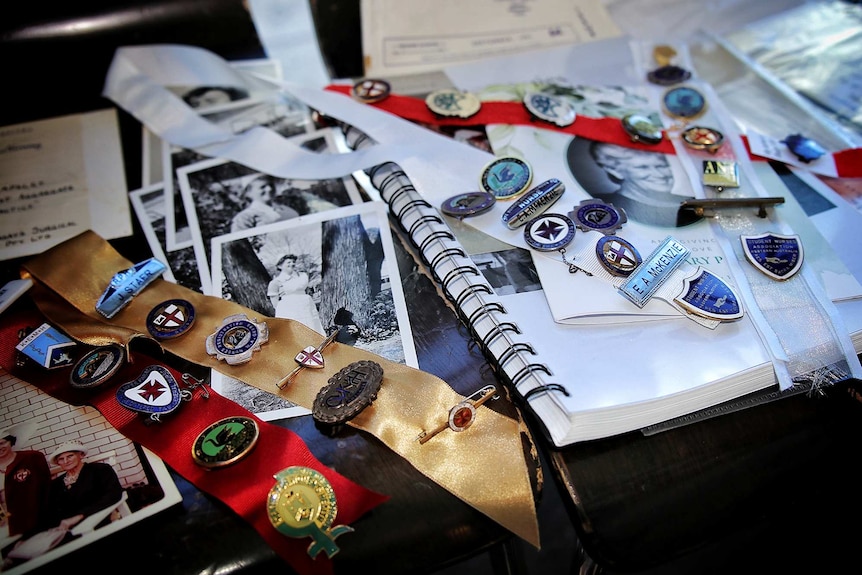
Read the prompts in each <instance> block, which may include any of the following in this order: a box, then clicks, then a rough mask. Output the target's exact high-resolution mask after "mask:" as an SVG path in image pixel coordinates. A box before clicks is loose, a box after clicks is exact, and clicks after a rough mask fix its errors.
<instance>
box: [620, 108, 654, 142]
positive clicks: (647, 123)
mask: <svg viewBox="0 0 862 575" xmlns="http://www.w3.org/2000/svg"><path fill="white" fill-rule="evenodd" d="M621 123H622V126H623V130H625V131H626V134H628V135H629V138H631V141H632V142H639V143H641V144H658V143H661V140H662V138H663V137H664V134H663V133H662V131H661V127H659V126H656V125H655V124H653V123H652V120H650V119H649V118H648V117H647V116H644V115H643V114H628V115H627V116H624V117H623V119H622V120H621Z"/></svg>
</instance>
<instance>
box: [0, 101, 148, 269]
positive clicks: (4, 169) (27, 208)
mask: <svg viewBox="0 0 862 575" xmlns="http://www.w3.org/2000/svg"><path fill="white" fill-rule="evenodd" d="M127 195H128V190H127V188H126V179H125V171H124V169H123V155H122V147H121V143H120V133H119V128H118V124H117V115H116V111H115V110H113V109H110V110H102V111H97V112H89V113H86V114H75V115H70V116H62V117H57V118H50V119H46V120H38V121H35V122H28V123H24V124H16V125H12V126H5V127H2V128H0V259H12V258H16V257H22V256H29V255H34V254H37V253H40V252H42V251H44V250H46V249H48V248H50V247H52V246H54V245H56V244H58V243H60V242H62V241H64V240H66V239H68V238H71V237H73V236H76V235H78V234H79V233H81V232H83V231H85V230H88V229H92V230H94V231H96V232H97V233H99V234H100V235H101V236H102V237H104V238H107V239H111V238H116V237H122V236H127V235H131V233H132V224H131V217H130V209H129V202H128V198H127Z"/></svg>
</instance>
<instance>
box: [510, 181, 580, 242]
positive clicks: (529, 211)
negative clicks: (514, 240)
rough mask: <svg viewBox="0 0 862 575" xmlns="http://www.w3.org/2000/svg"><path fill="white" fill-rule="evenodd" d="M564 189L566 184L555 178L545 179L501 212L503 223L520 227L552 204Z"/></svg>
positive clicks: (514, 227)
mask: <svg viewBox="0 0 862 575" xmlns="http://www.w3.org/2000/svg"><path fill="white" fill-rule="evenodd" d="M565 191H566V186H564V185H563V183H562V182H561V181H560V180H558V179H557V178H551V179H550V180H545V181H544V182H542V183H541V184H539V185H538V186H536V187H535V188H533V189H532V190H530V191H529V192H528V193H526V194H525V195H524V196H523V197H521V198H519V199H518V201H516V202H515V203H514V204H512V205H511V206H509V208H508V209H507V210H506V211H505V212H503V215H502V220H503V223H504V224H506V227H507V228H509V229H510V230H514V229H517V228H520V227H521V226H523V225H524V224H526V223H527V222H529V221H530V220H533V219H535V218H537V217H538V216H539V215H541V214H542V213H543V212H544V211H546V210H547V209H548V208H550V207H551V206H553V205H554V202H556V201H557V200H559V199H560V196H562V195H563V192H565Z"/></svg>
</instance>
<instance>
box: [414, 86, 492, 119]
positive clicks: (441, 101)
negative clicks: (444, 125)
mask: <svg viewBox="0 0 862 575" xmlns="http://www.w3.org/2000/svg"><path fill="white" fill-rule="evenodd" d="M425 105H426V106H428V109H429V110H431V111H432V112H434V113H435V114H437V115H438V116H444V117H454V118H469V117H470V116H474V115H476V114H477V113H478V112H479V109H480V108H481V107H482V102H481V101H480V100H479V98H478V97H476V95H475V94H472V93H470V92H462V91H461V90H456V89H454V88H445V89H443V90H436V91H434V92H431V93H430V94H428V96H427V97H426V98H425Z"/></svg>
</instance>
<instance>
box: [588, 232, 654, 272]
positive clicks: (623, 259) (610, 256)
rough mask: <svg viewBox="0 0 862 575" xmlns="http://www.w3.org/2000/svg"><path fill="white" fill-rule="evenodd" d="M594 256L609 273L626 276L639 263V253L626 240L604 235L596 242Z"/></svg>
mask: <svg viewBox="0 0 862 575" xmlns="http://www.w3.org/2000/svg"><path fill="white" fill-rule="evenodd" d="M596 257H598V258H599V263H600V264H602V267H603V268H605V270H607V271H608V272H609V273H610V274H611V275H615V276H618V277H628V276H630V275H631V273H632V272H633V271H635V269H636V268H637V267H638V266H639V265H640V264H641V261H643V260H642V259H641V255H640V254H639V253H638V251H637V249H636V248H635V247H634V246H633V245H632V244H631V243H630V242H628V241H627V240H624V239H623V238H621V237H619V236H604V237H602V238H601V239H600V240H599V241H598V242H597V243H596Z"/></svg>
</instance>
